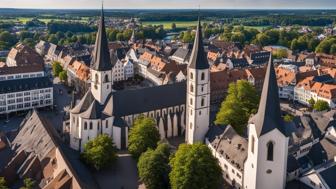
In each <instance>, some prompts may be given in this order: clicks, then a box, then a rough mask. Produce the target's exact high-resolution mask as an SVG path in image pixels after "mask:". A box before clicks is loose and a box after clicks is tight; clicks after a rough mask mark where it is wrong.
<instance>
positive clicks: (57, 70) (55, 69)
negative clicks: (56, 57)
mask: <svg viewBox="0 0 336 189" xmlns="http://www.w3.org/2000/svg"><path fill="white" fill-rule="evenodd" d="M52 70H53V74H54V76H55V77H58V76H59V74H60V73H61V72H62V71H63V68H62V66H61V63H59V62H56V61H55V62H53V64H52Z"/></svg>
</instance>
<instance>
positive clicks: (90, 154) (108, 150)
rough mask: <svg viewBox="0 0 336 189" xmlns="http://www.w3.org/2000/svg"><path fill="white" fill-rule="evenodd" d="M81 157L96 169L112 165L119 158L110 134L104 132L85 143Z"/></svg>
mask: <svg viewBox="0 0 336 189" xmlns="http://www.w3.org/2000/svg"><path fill="white" fill-rule="evenodd" d="M81 158H82V159H83V160H84V162H85V163H86V164H88V165H89V166H91V167H92V168H94V169H96V170H101V169H103V168H106V167H108V166H110V165H112V164H113V162H114V161H115V160H116V158H117V155H116V149H115V147H114V144H113V142H112V139H111V138H110V137H109V136H108V135H106V134H102V135H99V136H98V137H96V138H95V139H93V140H90V141H89V142H87V143H86V144H85V146H84V151H83V152H82V154H81Z"/></svg>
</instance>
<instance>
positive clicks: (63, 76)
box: [58, 70, 68, 82]
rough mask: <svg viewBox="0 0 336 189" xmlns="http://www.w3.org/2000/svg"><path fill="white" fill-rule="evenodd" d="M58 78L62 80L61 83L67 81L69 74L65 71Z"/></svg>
mask: <svg viewBox="0 0 336 189" xmlns="http://www.w3.org/2000/svg"><path fill="white" fill-rule="evenodd" d="M58 77H59V78H60V80H61V81H63V82H64V81H67V79H68V74H67V72H66V71H65V70H63V71H61V72H60V73H59V75H58Z"/></svg>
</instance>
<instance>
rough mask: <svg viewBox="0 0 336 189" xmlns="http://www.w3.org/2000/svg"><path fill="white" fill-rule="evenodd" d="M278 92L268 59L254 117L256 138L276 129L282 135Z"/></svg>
mask: <svg viewBox="0 0 336 189" xmlns="http://www.w3.org/2000/svg"><path fill="white" fill-rule="evenodd" d="M278 92H279V91H278V84H277V79H276V74H275V71H274V66H273V63H272V60H271V58H270V61H269V63H268V66H267V71H266V75H265V80H264V86H263V90H262V93H261V98H260V103H259V109H258V113H257V114H256V116H255V117H254V124H255V128H256V131H257V135H258V136H261V135H263V134H265V133H267V132H269V131H272V130H273V129H276V128H277V129H279V131H280V132H282V133H284V125H283V120H282V118H281V111H280V103H279V94H278Z"/></svg>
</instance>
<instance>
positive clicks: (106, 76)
mask: <svg viewBox="0 0 336 189" xmlns="http://www.w3.org/2000/svg"><path fill="white" fill-rule="evenodd" d="M104 82H105V83H107V82H109V78H108V75H107V74H106V75H105V79H104Z"/></svg>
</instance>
